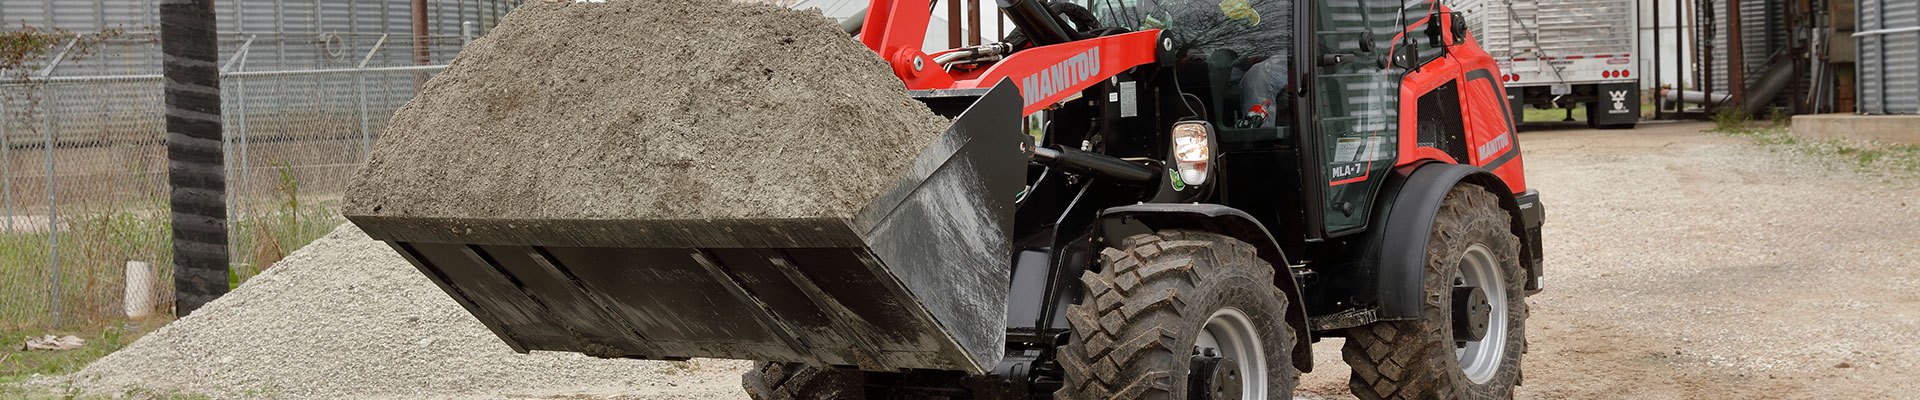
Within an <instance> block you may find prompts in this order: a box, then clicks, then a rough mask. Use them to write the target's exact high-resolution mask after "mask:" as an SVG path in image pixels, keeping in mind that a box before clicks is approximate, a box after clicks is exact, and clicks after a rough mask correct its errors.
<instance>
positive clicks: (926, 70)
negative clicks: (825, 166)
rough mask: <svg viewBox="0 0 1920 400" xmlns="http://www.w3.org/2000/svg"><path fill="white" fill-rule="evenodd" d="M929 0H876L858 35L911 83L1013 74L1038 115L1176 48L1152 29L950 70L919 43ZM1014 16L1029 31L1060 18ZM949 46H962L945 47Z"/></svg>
mask: <svg viewBox="0 0 1920 400" xmlns="http://www.w3.org/2000/svg"><path fill="white" fill-rule="evenodd" d="M1034 1H1039V0H1017V1H1011V2H1003V3H1008V4H1009V5H1007V6H1003V7H1002V10H1004V11H1005V12H1008V13H1019V12H1024V11H1022V10H1023V8H1022V7H1020V6H1021V5H1025V4H1026V3H1028V2H1034ZM931 5H932V3H931V2H930V0H872V2H871V3H869V5H868V8H867V10H868V12H867V14H866V18H867V19H866V21H865V23H863V24H862V25H861V29H860V35H861V36H860V42H861V43H862V44H865V45H866V46H867V48H870V49H873V51H874V53H877V54H879V55H880V58H882V59H885V60H887V63H888V64H890V65H891V66H892V67H893V72H894V74H895V75H898V76H899V77H900V80H901V82H904V83H905V84H906V86H907V89H909V90H934V89H984V88H990V87H993V85H994V84H995V83H998V82H1000V80H1001V79H1011V80H1013V82H1014V84H1015V85H1016V86H1019V88H1020V97H1022V98H1023V99H1024V100H1023V104H1022V108H1021V114H1022V115H1032V114H1033V113H1036V112H1039V111H1040V110H1044V109H1046V108H1047V107H1049V106H1052V105H1053V104H1055V103H1059V102H1061V101H1065V100H1066V99H1069V98H1072V97H1073V96H1075V95H1077V94H1079V93H1080V92H1081V91H1083V90H1086V89H1087V88H1090V87H1093V85H1094V84H1096V83H1099V82H1101V81H1104V80H1106V79H1107V78H1111V77H1113V76H1115V75H1119V74H1120V73H1122V72H1125V71H1127V70H1129V69H1132V68H1133V67H1138V66H1141V65H1146V64H1149V63H1153V62H1154V61H1155V60H1161V59H1168V57H1163V55H1162V54H1160V52H1161V51H1167V50H1170V49H1168V48H1167V47H1165V46H1161V44H1163V43H1165V44H1169V45H1170V44H1171V42H1167V41H1165V40H1162V39H1163V38H1162V37H1161V35H1160V33H1161V31H1160V30H1158V29H1149V30H1143V31H1139V32H1131V33H1123V34H1118V35H1109V36H1101V37H1095V38H1087V39H1079V40H1071V41H1068V42H1065V43H1059V44H1053V45H1045V46H1039V47H1034V48H1030V49H1023V50H1019V51H1017V52H1015V53H1013V54H1012V55H1009V56H1007V57H1006V58H1005V59H1003V60H1000V61H998V62H995V63H993V64H992V65H988V66H983V67H977V68H971V69H966V70H962V71H949V70H948V69H947V68H943V67H942V66H940V65H938V64H937V63H935V62H934V59H935V57H934V56H933V55H930V54H927V53H926V52H924V51H923V50H922V49H921V44H922V43H924V42H925V40H926V35H927V24H929V23H930V22H931V21H932V19H931V15H930V14H929V11H930V10H931ZM1013 20H1014V22H1015V24H1016V25H1023V26H1020V29H1023V30H1026V31H1035V30H1042V29H1050V28H1049V27H1033V26H1024V25H1029V24H1045V23H1049V21H1054V19H1053V18H1052V17H1051V16H1035V17H1031V18H1014V19H1013ZM1022 21H1028V22H1022ZM1033 21H1038V22H1033ZM1054 23H1057V22H1054ZM1057 28H1058V27H1057V26H1055V27H1051V29H1057ZM951 51H956V50H948V51H947V52H951ZM936 53H946V52H936Z"/></svg>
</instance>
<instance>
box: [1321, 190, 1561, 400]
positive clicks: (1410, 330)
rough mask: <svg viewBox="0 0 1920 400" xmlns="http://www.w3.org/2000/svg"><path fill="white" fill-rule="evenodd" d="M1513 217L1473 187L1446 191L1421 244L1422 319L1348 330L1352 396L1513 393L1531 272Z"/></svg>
mask: <svg viewBox="0 0 1920 400" xmlns="http://www.w3.org/2000/svg"><path fill="white" fill-rule="evenodd" d="M1509 218H1510V217H1509V216H1508V214H1507V213H1506V211H1504V210H1502V209H1501V208H1500V202H1499V199H1498V198H1497V197H1495V196H1494V194H1493V193H1490V192H1487V191H1486V190H1484V189H1482V188H1480V187H1478V186H1470V185H1461V186H1458V187H1455V188H1453V190H1452V191H1451V192H1449V193H1447V198H1446V201H1445V202H1444V203H1442V204H1441V205H1440V211H1439V215H1437V216H1436V217H1435V219H1434V223H1433V231H1432V233H1431V234H1430V235H1429V236H1428V238H1427V265H1426V273H1425V275H1426V278H1425V282H1426V283H1425V292H1426V295H1425V296H1424V297H1425V298H1426V304H1425V305H1423V306H1422V307H1421V308H1422V317H1421V318H1420V319H1417V320H1408V321H1388V322H1378V323H1374V324H1371V325H1366V326H1361V327H1357V328H1353V329H1349V330H1347V343H1346V346H1345V347H1344V348H1343V349H1342V353H1344V356H1345V358H1346V361H1347V365H1348V366H1350V367H1352V370H1353V374H1352V376H1351V377H1349V379H1348V385H1347V386H1348V388H1349V389H1351V391H1352V392H1353V394H1354V396H1356V397H1359V398H1361V399H1434V398H1449V399H1486V398H1512V397H1513V387H1514V385H1517V384H1519V381H1520V356H1521V354H1522V353H1525V352H1526V345H1527V341H1526V320H1527V303H1526V294H1525V291H1524V284H1525V282H1526V278H1527V274H1526V269H1525V267H1523V266H1521V264H1520V257H1519V247H1520V240H1519V239H1518V238H1517V237H1515V236H1514V235H1513V233H1512V231H1511V230H1510V229H1511V228H1510V227H1509V225H1508V222H1509Z"/></svg>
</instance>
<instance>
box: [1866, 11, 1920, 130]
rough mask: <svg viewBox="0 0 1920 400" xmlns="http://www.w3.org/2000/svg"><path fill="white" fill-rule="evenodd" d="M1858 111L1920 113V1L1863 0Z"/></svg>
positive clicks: (1870, 112) (1871, 112) (1869, 112)
mask: <svg viewBox="0 0 1920 400" xmlns="http://www.w3.org/2000/svg"><path fill="white" fill-rule="evenodd" d="M1857 11H1858V18H1859V25H1858V27H1859V31H1858V32H1857V33H1854V34H1853V36H1854V39H1856V43H1857V44H1858V46H1859V52H1858V53H1857V54H1859V61H1858V62H1859V67H1858V68H1859V74H1858V75H1857V77H1858V78H1857V79H1859V81H1858V87H1859V88H1860V94H1859V96H1860V97H1859V108H1858V109H1859V111H1860V112H1861V113H1865V114H1908V115H1911V114H1920V1H1914V0H1860V5H1859V8H1857Z"/></svg>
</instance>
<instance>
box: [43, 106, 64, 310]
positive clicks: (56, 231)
mask: <svg viewBox="0 0 1920 400" xmlns="http://www.w3.org/2000/svg"><path fill="white" fill-rule="evenodd" d="M43 91H44V92H45V93H46V97H45V99H44V100H42V102H41V103H40V109H41V115H42V118H45V120H44V121H43V122H44V123H43V124H41V129H42V130H43V131H45V132H44V133H45V135H44V136H43V137H45V138H46V139H45V140H46V142H45V143H42V145H43V146H45V147H46V150H47V276H48V278H47V279H48V280H49V281H50V282H51V286H49V287H48V288H47V309H48V312H49V313H50V314H51V316H52V318H53V321H52V324H51V325H49V326H60V208H59V207H60V202H58V201H55V200H57V198H56V196H55V189H56V186H54V184H55V183H54V174H53V167H54V162H53V159H54V154H53V139H54V137H53V115H54V114H53V111H54V109H53V106H54V105H55V104H56V103H58V102H59V101H58V99H56V98H55V97H54V91H52V90H44V89H43Z"/></svg>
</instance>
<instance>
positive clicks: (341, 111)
mask: <svg viewBox="0 0 1920 400" xmlns="http://www.w3.org/2000/svg"><path fill="white" fill-rule="evenodd" d="M144 36H146V35H138V34H134V35H126V36H124V37H118V38H115V39H114V40H115V41H116V43H117V45H121V46H133V47H150V48H152V50H153V51H152V52H151V53H144V52H139V51H133V52H124V53H122V52H115V53H114V54H139V56H138V57H140V58H142V60H134V61H129V60H128V59H127V58H130V57H134V56H126V57H119V58H116V57H97V58H84V57H74V58H67V59H62V56H63V55H62V54H59V53H54V54H53V56H52V57H49V58H48V59H47V61H46V62H45V63H43V64H42V65H35V66H33V68H34V69H33V70H32V71H31V73H29V74H25V77H24V78H18V77H15V78H12V79H9V80H6V81H0V93H4V94H5V96H4V98H0V116H3V117H4V121H0V122H4V123H0V327H6V326H34V325H41V326H57V325H65V324H82V323H88V322H99V321H106V320H112V319H115V318H119V317H120V316H123V315H126V314H127V313H129V312H142V311H148V309H150V310H151V311H153V312H157V313H164V312H167V310H171V308H172V307H171V299H172V289H171V287H172V285H171V282H172V276H171V265H172V263H171V256H170V253H171V244H170V241H169V240H170V239H171V238H170V232H169V229H170V228H169V220H168V217H169V213H168V201H167V196H168V192H167V181H166V180H167V174H166V172H167V161H166V147H165V141H164V139H165V136H166V133H165V127H164V121H163V116H164V113H165V108H164V103H163V93H162V87H163V83H164V80H163V78H162V77H161V76H160V75H159V65H158V64H157V61H158V60H154V59H153V58H154V57H152V55H154V54H158V48H157V43H155V42H156V41H154V40H152V38H150V37H144ZM465 41H466V39H464V38H462V37H431V38H428V40H426V42H427V45H428V46H427V47H428V49H429V54H430V56H429V58H428V59H427V60H428V61H429V63H428V64H427V65H420V64H418V63H417V62H416V61H415V54H414V41H413V38H411V37H406V36H400V35H344V36H343V35H320V36H312V35H274V36H272V37H268V36H264V35H248V36H238V35H228V36H227V37H223V38H222V43H221V48H222V53H225V54H224V55H223V58H224V59H223V60H222V63H221V71H222V79H221V92H222V102H223V109H224V112H223V114H224V118H225V123H226V149H227V151H226V153H227V186H228V199H227V201H228V206H229V207H228V210H229V214H228V215H229V227H230V231H229V232H230V235H231V240H230V244H231V247H230V252H231V254H232V263H231V265H232V273H231V274H230V275H231V276H232V281H233V282H234V283H236V284H237V283H238V282H239V281H241V280H244V279H246V278H247V277H250V276H252V275H253V274H256V273H258V272H259V271H260V270H261V269H263V268H266V267H268V266H270V265H272V263H273V262H275V261H278V260H279V259H280V258H281V257H283V256H285V255H286V254H287V253H289V252H291V251H293V250H294V249H296V248H298V247H300V246H302V245H305V244H306V243H307V242H308V241H311V240H312V239H314V238H317V237H318V236H320V235H323V234H325V233H326V232H327V231H329V230H331V228H332V227H333V226H334V225H337V224H338V223H340V222H341V221H342V219H341V218H340V217H339V216H338V213H337V209H338V205H339V201H340V197H341V192H342V191H343V190H344V188H345V185H346V183H347V181H348V180H349V178H350V177H351V175H352V173H353V171H354V170H355V168H357V167H358V165H359V164H360V163H361V162H363V161H364V160H365V159H366V156H367V151H368V149H369V148H370V147H371V145H372V142H373V140H374V139H375V138H377V137H379V136H380V133H381V130H382V129H384V128H385V127H386V124H387V119H388V118H389V117H390V116H391V115H392V113H393V111H394V110H395V109H397V108H398V107H399V106H400V105H401V104H404V103H405V102H406V101H407V100H409V99H411V98H412V96H413V93H414V90H415V87H416V85H417V84H418V83H420V82H423V81H424V79H425V77H426V76H427V74H430V73H432V72H434V71H437V70H439V68H441V67H442V66H441V65H439V64H443V63H445V62H447V61H448V60H450V59H451V57H452V56H453V55H454V54H455V53H457V52H458V51H459V47H460V46H461V45H462V44H463V43H464V42H465ZM354 49H358V50H354ZM103 65H104V66H110V67H102V66H103ZM62 71H82V72H83V74H81V75H71V74H66V73H63V72H62ZM120 71H126V72H128V73H124V74H113V73H114V72H120ZM8 76H10V77H13V76H15V75H8ZM129 280H131V281H133V282H135V284H134V285H132V286H134V287H133V288H132V289H134V290H129V287H128V286H129V285H128V282H129ZM140 282H152V285H151V287H150V288H141V287H140V286H142V285H141V284H140ZM129 303H132V304H134V305H135V306H141V305H143V303H144V304H145V305H150V307H134V308H136V309H132V310H130V309H129V307H127V305H128V304H129Z"/></svg>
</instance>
